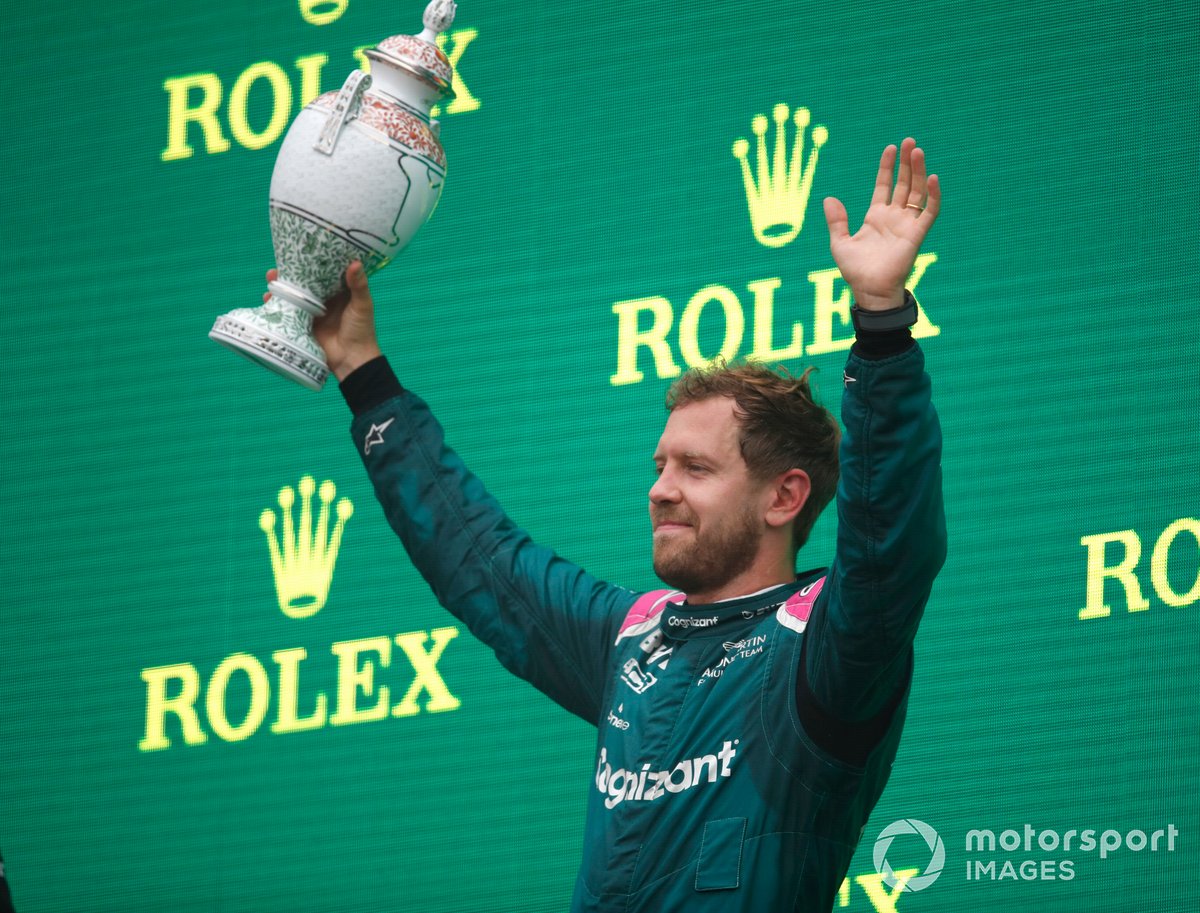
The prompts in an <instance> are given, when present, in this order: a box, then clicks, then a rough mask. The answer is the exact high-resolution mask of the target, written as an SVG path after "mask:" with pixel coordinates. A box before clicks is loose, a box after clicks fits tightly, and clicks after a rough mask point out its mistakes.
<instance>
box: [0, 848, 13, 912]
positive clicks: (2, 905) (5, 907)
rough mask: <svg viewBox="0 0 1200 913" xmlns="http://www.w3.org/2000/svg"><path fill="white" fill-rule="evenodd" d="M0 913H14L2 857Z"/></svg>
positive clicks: (1, 857)
mask: <svg viewBox="0 0 1200 913" xmlns="http://www.w3.org/2000/svg"><path fill="white" fill-rule="evenodd" d="M0 913H15V911H14V909H13V900H12V894H11V893H9V890H8V881H7V880H6V878H5V875H4V857H3V856H0Z"/></svg>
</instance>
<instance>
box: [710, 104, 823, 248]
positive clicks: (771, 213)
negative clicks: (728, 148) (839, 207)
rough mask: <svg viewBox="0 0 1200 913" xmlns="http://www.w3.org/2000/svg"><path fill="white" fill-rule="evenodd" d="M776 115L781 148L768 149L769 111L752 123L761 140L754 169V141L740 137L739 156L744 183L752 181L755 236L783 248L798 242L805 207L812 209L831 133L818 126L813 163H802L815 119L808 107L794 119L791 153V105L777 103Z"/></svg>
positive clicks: (777, 145)
mask: <svg viewBox="0 0 1200 913" xmlns="http://www.w3.org/2000/svg"><path fill="white" fill-rule="evenodd" d="M771 115H772V117H773V119H774V121H775V148H774V150H773V151H772V152H771V154H770V155H769V156H768V152H767V138H766V136H767V129H768V126H769V125H768V122H767V117H766V115H765V114H758V115H755V117H754V120H753V121H751V123H750V129H752V130H753V131H754V135H755V136H756V137H757V138H758V142H757V148H756V150H755V167H754V169H753V171H752V170H751V166H750V162H749V156H750V142H749V141H748V140H745V139H738V140H737V141H735V142H734V144H733V154H734V155H735V156H736V157H737V159H738V160H739V161H740V162H741V163H742V181H743V182H744V183H745V185H746V203H747V205H748V206H749V208H750V224H751V225H752V226H753V228H754V237H755V238H757V239H758V241H759V243H760V244H764V245H766V246H767V247H783V246H784V245H786V244H790V243H791V242H792V241H794V240H795V239H796V236H797V235H799V234H800V229H801V228H803V227H804V211H805V209H807V208H808V195H809V193H810V192H811V191H812V182H813V174H814V173H815V172H816V170H817V157H818V155H819V154H820V151H821V147H822V146H824V145H825V141H826V140H827V139H829V131H828V130H827V129H826V128H825V127H823V126H820V125H818V126H816V127H813V129H812V148H811V149H810V150H809V153H808V161H807V162H802V161H801V160H802V159H803V157H804V131H805V129H807V127H808V123H809V120H810V118H811V115H810V114H809V110H808V108H797V109H796V113H795V114H794V115H793V117H792V120H793V121H794V122H795V124H796V133H795V136H794V138H793V140H792V147H791V155H789V154H788V142H787V122H788V106H787V105H785V104H778V105H776V106H775V108H774V109H773V110H772V112H771ZM801 166H803V167H801Z"/></svg>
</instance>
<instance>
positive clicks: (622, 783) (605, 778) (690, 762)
mask: <svg viewBox="0 0 1200 913" xmlns="http://www.w3.org/2000/svg"><path fill="white" fill-rule="evenodd" d="M738 742H739V740H738V739H734V740H733V741H732V742H730V741H726V742H725V744H724V745H722V746H721V750H720V751H718V752H717V753H716V754H706V755H701V756H700V757H698V758H688V759H687V760H684V761H680V762H679V763H678V764H676V765H675V766H674V767H672V768H671V769H670V770H651V769H650V765H649V764H643V765H642V769H641V770H625V769H624V768H617V769H616V770H613V769H612V765H610V764H609V763H608V749H606V748H601V749H600V762H599V764H597V765H596V789H598V790H600V792H601V794H603V795H606V796H607V797H608V798H606V799H605V800H604V807H605V808H616V806H617V805H619V804H620V803H621V802H626V801H628V802H653V801H654V800H655V799H657V798H659V797H660V796H663V795H665V794H666V793H681V792H683V791H684V790H685V789H691V788H692V787H693V786H697V785H699V784H700V783H704V782H708V783H715V782H717V777H728V776H729V774H730V765H731V764H732V763H733V758H734V755H736V754H737V748H736V747H735V746H736V745H737V744H738Z"/></svg>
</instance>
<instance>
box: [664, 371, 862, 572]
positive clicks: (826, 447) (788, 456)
mask: <svg viewBox="0 0 1200 913" xmlns="http://www.w3.org/2000/svg"><path fill="white" fill-rule="evenodd" d="M812 372H813V368H809V369H807V370H806V371H805V372H804V373H803V374H801V375H800V376H799V377H794V376H793V375H792V374H790V373H789V372H788V370H787V369H786V368H783V367H776V368H769V367H767V366H765V365H762V364H757V363H755V362H736V363H734V364H726V363H725V362H723V361H720V360H718V361H715V362H713V363H712V364H711V365H709V366H707V367H703V368H691V369H689V370H688V371H687V372H686V373H685V374H684V375H683V376H682V377H680V378H679V379H678V380H676V381H675V382H674V383H673V384H671V387H670V389H669V390H668V391H667V411H668V412H670V411H672V410H674V409H678V408H680V407H682V406H686V405H688V404H689V403H695V402H701V401H702V400H707V399H712V398H714V397H717V396H727V397H729V398H730V399H732V400H733V401H734V405H735V408H734V414H735V415H736V416H737V418H738V422H739V423H740V425H741V432H740V434H739V435H738V444H739V446H740V448H741V452H742V459H744V460H745V461H746V466H747V468H748V469H749V470H750V474H751V475H752V476H754V477H755V478H756V479H760V480H766V479H770V478H774V477H775V476H777V475H779V474H781V473H784V472H787V471H788V470H789V469H802V470H804V472H806V473H807V474H808V478H809V481H810V482H811V485H812V489H811V491H810V493H809V496H808V500H807V501H806V502H805V503H804V506H803V507H802V508H801V509H800V513H798V514H797V515H796V519H795V522H794V523H793V524H792V550H793V552H796V551H799V550H800V547H801V546H802V545H804V543H805V542H807V541H808V535H809V533H810V532H812V528H813V524H815V523H816V522H817V517H819V516H820V515H821V511H823V510H824V509H825V506H826V505H827V504H828V503H829V502H830V501H831V500H833V496H834V494H835V492H836V491H837V482H838V443H839V442H840V440H841V436H842V432H841V428H840V427H839V426H838V423H837V420H836V419H835V418H834V417H833V414H832V413H831V412H830V411H829V410H828V409H826V408H825V407H824V406H822V405H821V404H820V403H818V402H817V401H816V399H815V398H814V396H813V391H812V387H811V386H810V384H809V381H808V376H809V375H810V374H811V373H812Z"/></svg>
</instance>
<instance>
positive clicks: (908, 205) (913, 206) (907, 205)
mask: <svg viewBox="0 0 1200 913" xmlns="http://www.w3.org/2000/svg"><path fill="white" fill-rule="evenodd" d="M904 208H905V209H915V210H917V211H918V212H924V211H925V207H924V206H918V205H917V204H916V203H905V204H904Z"/></svg>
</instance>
